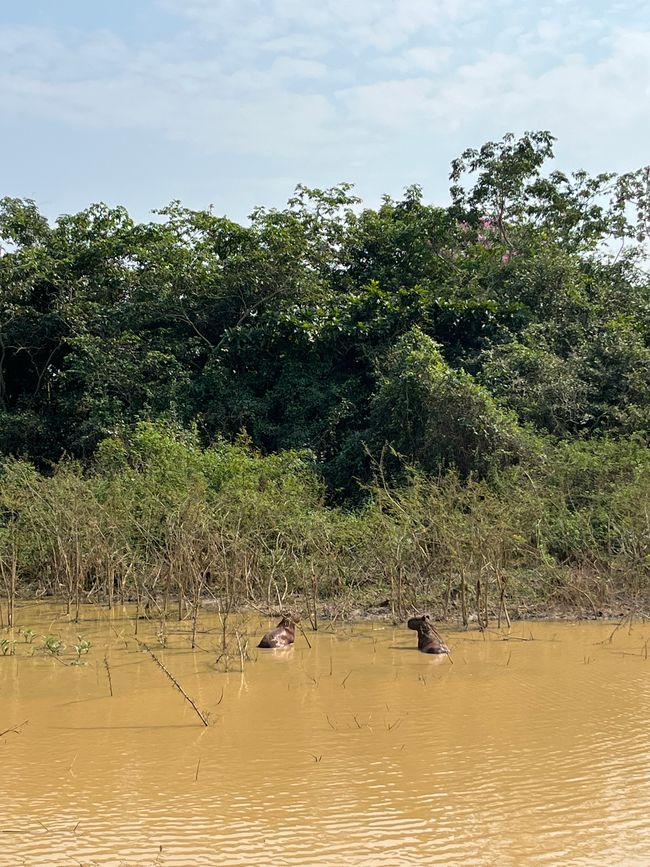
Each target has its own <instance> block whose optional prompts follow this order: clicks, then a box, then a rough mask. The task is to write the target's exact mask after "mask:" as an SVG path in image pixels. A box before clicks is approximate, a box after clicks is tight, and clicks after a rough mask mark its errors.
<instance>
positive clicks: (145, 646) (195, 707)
mask: <svg viewBox="0 0 650 867" xmlns="http://www.w3.org/2000/svg"><path fill="white" fill-rule="evenodd" d="M136 641H138V639H136ZM138 644H139V645H140V646H141V647H144V649H145V650H146V651H147V653H148V654H149V656H150V657H151V658H152V659H153V661H154V662H155V663H156V665H158V667H159V668H162V670H163V671H164V672H165V674H166V675H167V677H168V678H169V679H170V680H171V682H172V683H173V684H174V686H175V687H176V689H177V690H178V691H179V692H180V693H181V695H182V696H183V698H185V700H186V701H188V702H189V703H190V704H191V705H192V707H193V708H194V711H195V713H196V715H197V716H198V718H199V719H200V720H201V722H202V723H203V725H204V726H209V725H210V723H209V722H208V720H207V719H206V717H205V716H204V715H203V714H202V713H201V711H200V710H199V709H198V707H197V706H196V704H195V703H194V702H193V701H192V699H191V698H190V697H189V695H188V694H187V693H186V692H185V690H184V689H183V687H182V686H181V685H180V683H179V682H178V681H177V680H176V678H175V677H174V675H173V674H172V673H171V672H170V671H169V670H168V669H167V668H165V666H164V665H163V664H162V662H161V661H160V660H159V659H158V657H157V656H156V654H155V653H153V651H151V650H150V649H149V648H148V647H147V645H146V644H145V643H144V641H138Z"/></svg>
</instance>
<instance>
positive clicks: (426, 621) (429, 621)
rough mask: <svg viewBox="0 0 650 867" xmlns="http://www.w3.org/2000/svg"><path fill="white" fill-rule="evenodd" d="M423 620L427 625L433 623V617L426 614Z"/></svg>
mask: <svg viewBox="0 0 650 867" xmlns="http://www.w3.org/2000/svg"><path fill="white" fill-rule="evenodd" d="M422 619H423V620H424V622H425V623H431V617H430V616H429V615H428V614H425V615H424V617H423V618H422Z"/></svg>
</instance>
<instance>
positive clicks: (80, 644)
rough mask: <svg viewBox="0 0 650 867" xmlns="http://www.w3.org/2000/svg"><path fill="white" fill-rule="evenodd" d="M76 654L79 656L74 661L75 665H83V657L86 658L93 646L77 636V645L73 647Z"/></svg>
mask: <svg viewBox="0 0 650 867" xmlns="http://www.w3.org/2000/svg"><path fill="white" fill-rule="evenodd" d="M72 647H73V650H74V652H75V653H76V654H77V658H76V659H75V661H74V665H82V664H83V663H82V662H81V657H82V656H85V655H86V654H87V653H88V651H89V650H90V648H91V647H92V644H91V642H90V641H88V640H87V639H86V638H82V637H81V635H78V636H77V644H73V645H72Z"/></svg>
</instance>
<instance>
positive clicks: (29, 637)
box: [18, 629, 36, 644]
mask: <svg viewBox="0 0 650 867" xmlns="http://www.w3.org/2000/svg"><path fill="white" fill-rule="evenodd" d="M18 635H22V637H23V638H24V640H25V643H26V644H31V643H32V641H33V640H34V638H35V637H36V633H35V632H34V630H33V629H19V630H18Z"/></svg>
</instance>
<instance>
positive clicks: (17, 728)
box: [0, 719, 29, 738]
mask: <svg viewBox="0 0 650 867" xmlns="http://www.w3.org/2000/svg"><path fill="white" fill-rule="evenodd" d="M28 722H29V720H28V719H26V720H25V722H21V723H19V724H18V725H16V726H12V727H11V728H8V729H5V730H4V731H3V732H0V738H2V737H4V736H5V735H8V734H9V733H10V732H12V733H13V734H15V735H20V734H22V732H21V729H22V727H23V726H26V725H27V723H28Z"/></svg>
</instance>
